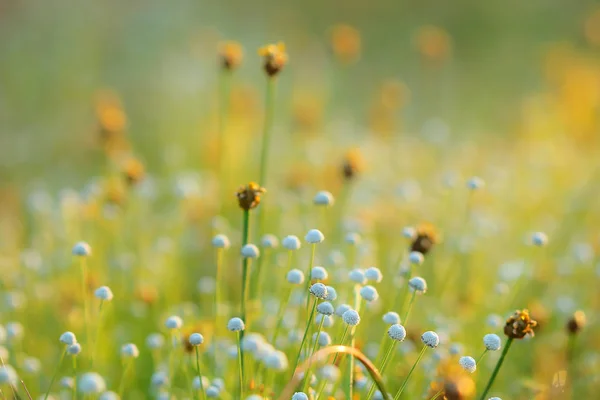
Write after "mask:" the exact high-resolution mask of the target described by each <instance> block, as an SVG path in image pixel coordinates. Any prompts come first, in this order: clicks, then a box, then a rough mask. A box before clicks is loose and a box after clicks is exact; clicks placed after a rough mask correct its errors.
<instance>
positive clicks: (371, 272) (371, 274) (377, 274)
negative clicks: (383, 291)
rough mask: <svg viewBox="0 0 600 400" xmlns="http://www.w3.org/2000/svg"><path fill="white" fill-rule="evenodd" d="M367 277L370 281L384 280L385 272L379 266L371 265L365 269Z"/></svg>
mask: <svg viewBox="0 0 600 400" xmlns="http://www.w3.org/2000/svg"><path fill="white" fill-rule="evenodd" d="M365 278H367V280H369V281H372V282H375V283H379V282H381V281H382V280H383V274H382V273H381V271H380V270H379V268H377V267H369V268H367V270H366V271H365Z"/></svg>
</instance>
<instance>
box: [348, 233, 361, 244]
mask: <svg viewBox="0 0 600 400" xmlns="http://www.w3.org/2000/svg"><path fill="white" fill-rule="evenodd" d="M344 240H345V241H346V243H348V244H349V245H351V246H356V245H358V244H359V243H360V242H361V237H360V235H359V234H358V233H356V232H348V233H347V234H346V236H345V237H344Z"/></svg>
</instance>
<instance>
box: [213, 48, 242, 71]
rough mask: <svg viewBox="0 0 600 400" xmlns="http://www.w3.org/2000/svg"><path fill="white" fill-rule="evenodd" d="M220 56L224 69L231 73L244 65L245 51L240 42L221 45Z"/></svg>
mask: <svg viewBox="0 0 600 400" xmlns="http://www.w3.org/2000/svg"><path fill="white" fill-rule="evenodd" d="M219 55H220V56H221V61H222V63H223V68H225V69H227V70H230V71H231V70H233V69H235V68H237V67H238V66H239V65H240V64H241V63H242V58H243V56H244V49H242V45H241V44H239V43H238V42H235V41H227V42H223V43H221V44H219Z"/></svg>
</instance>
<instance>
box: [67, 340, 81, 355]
mask: <svg viewBox="0 0 600 400" xmlns="http://www.w3.org/2000/svg"><path fill="white" fill-rule="evenodd" d="M67 353H69V355H71V356H77V355H79V353H81V345H80V344H79V343H73V344H72V345H69V346H67Z"/></svg>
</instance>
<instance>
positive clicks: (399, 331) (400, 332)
mask: <svg viewBox="0 0 600 400" xmlns="http://www.w3.org/2000/svg"><path fill="white" fill-rule="evenodd" d="M387 333H388V336H389V337H390V338H392V339H393V340H396V341H398V342H401V341H403V340H404V339H405V338H406V329H404V327H403V326H402V325H400V324H394V325H392V326H390V327H389V328H388V332H387Z"/></svg>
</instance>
